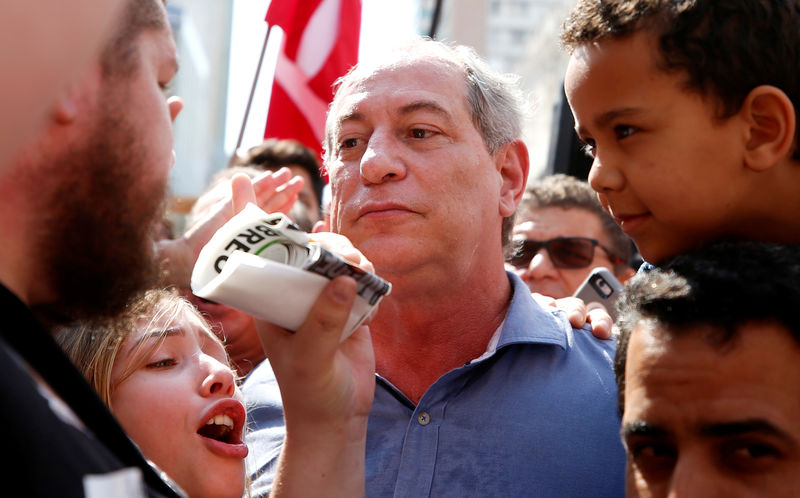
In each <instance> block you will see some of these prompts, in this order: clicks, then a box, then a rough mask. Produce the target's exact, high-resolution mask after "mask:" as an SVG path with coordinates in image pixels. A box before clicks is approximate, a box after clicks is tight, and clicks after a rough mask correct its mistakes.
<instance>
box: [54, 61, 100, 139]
mask: <svg viewBox="0 0 800 498" xmlns="http://www.w3.org/2000/svg"><path fill="white" fill-rule="evenodd" d="M101 78H102V72H101V69H100V65H99V64H97V65H95V66H93V67H90V68H89V69H87V70H86V71H84V72H83V74H81V76H80V77H79V78H76V79H75V80H74V81H72V82H70V83H69V84H68V85H66V86H65V87H64V88H63V89H62V91H61V94H60V95H59V96H58V99H57V100H56V102H55V104H54V105H53V109H52V112H51V119H52V120H53V122H55V123H56V124H60V125H67V124H70V123H72V122H73V121H75V119H76V118H77V117H78V116H79V114H80V113H81V106H82V105H85V103H86V102H88V100H89V99H91V98H92V97H93V96H95V97H96V96H97V93H98V92H99V91H100V90H99V89H100V82H101Z"/></svg>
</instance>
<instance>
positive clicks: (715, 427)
mask: <svg viewBox="0 0 800 498" xmlns="http://www.w3.org/2000/svg"><path fill="white" fill-rule="evenodd" d="M699 432H700V434H703V435H704V436H709V437H715V438H723V437H730V436H741V435H746V434H753V433H756V434H763V435H766V436H772V437H776V438H778V439H781V440H783V441H785V442H786V443H788V444H791V445H796V442H795V439H794V438H793V437H792V436H791V435H790V434H789V433H787V432H786V431H784V430H782V429H780V428H778V427H776V426H775V425H774V424H772V423H770V422H768V421H766V420H764V419H760V418H755V419H748V420H742V421H737V422H725V423H715V424H704V425H702V426H700V428H699Z"/></svg>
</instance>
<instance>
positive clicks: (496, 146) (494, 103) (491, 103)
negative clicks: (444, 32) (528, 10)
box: [322, 37, 527, 245]
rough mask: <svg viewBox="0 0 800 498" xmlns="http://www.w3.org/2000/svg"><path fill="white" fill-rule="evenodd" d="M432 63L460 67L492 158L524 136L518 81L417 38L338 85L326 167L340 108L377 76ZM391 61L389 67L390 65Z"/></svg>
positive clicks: (507, 226) (462, 50)
mask: <svg viewBox="0 0 800 498" xmlns="http://www.w3.org/2000/svg"><path fill="white" fill-rule="evenodd" d="M430 58H434V59H438V60H440V61H442V62H444V63H446V64H450V65H453V66H455V67H458V68H461V70H462V71H463V73H464V83H465V84H466V90H467V107H468V109H469V111H470V115H471V117H472V123H473V124H474V125H475V128H476V129H477V130H478V131H479V132H480V134H481V136H482V137H483V141H484V143H485V144H486V148H487V150H488V151H489V153H490V154H491V155H494V154H496V153H497V152H498V151H499V150H500V149H501V148H502V147H503V146H504V145H506V144H508V143H510V142H512V141H514V140H517V139H519V138H520V137H521V136H522V120H523V118H524V117H525V116H524V110H525V109H527V105H526V102H525V98H524V95H523V92H522V90H521V88H520V84H519V76H517V75H514V74H503V73H499V72H497V71H495V70H493V69H492V68H491V67H489V65H488V64H487V63H486V62H485V61H484V60H483V59H481V57H480V56H479V55H478V54H477V53H476V52H475V51H474V50H473V49H472V48H470V47H466V46H463V45H452V44H448V43H445V42H441V41H436V40H431V39H430V38H423V37H416V38H412V39H410V40H408V41H406V42H405V43H403V44H401V45H398V46H397V47H395V48H394V49H392V51H391V52H390V54H389V55H388V56H387V57H385V58H382V59H380V60H379V61H378V62H377V63H374V64H365V63H359V64H356V65H355V66H353V68H352V69H351V70H350V71H349V72H348V73H347V74H345V75H344V76H342V77H341V78H339V79H338V80H337V81H336V83H334V88H335V89H336V93H335V95H334V98H333V101H332V102H331V105H330V108H329V111H328V117H327V120H326V122H325V140H324V142H323V144H322V148H323V159H324V162H325V164H326V165H327V164H328V163H329V162H330V160H331V157H332V156H331V153H332V152H333V151H335V150H336V135H337V129H336V124H337V123H336V116H335V114H336V112H335V111H336V109H337V108H338V107H339V105H340V103H341V99H342V98H343V96H344V95H345V94H346V93H347V92H348V91H349V90H351V89H353V88H354V87H355V86H357V85H358V84H359V83H361V82H362V81H364V80H365V79H367V78H368V77H369V76H370V75H372V74H374V71H375V70H377V69H381V68H391V67H393V66H396V65H398V64H400V63H402V62H404V61H408V60H414V59H425V60H429V59H430ZM387 61H388V62H387ZM513 226H514V215H513V214H512V215H511V216H509V217H506V218H505V219H504V220H503V229H502V237H503V242H504V245H508V244H509V241H510V238H511V230H512V228H513Z"/></svg>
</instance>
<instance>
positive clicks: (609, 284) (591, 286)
mask: <svg viewBox="0 0 800 498" xmlns="http://www.w3.org/2000/svg"><path fill="white" fill-rule="evenodd" d="M620 292H622V284H621V283H620V282H619V280H617V278H616V277H615V276H614V274H613V273H611V271H609V269H608V268H604V267H602V266H598V267H597V268H595V269H594V270H592V273H590V274H589V276H588V277H586V280H584V281H583V283H582V284H581V285H580V287H578V290H577V291H575V294H573V296H575V297H577V298H580V299H582V300H583V302H584V303H586V304H589V303H600V304H602V305H603V307H604V308H605V309H606V311H607V312H608V314H609V315H611V319H612V320H614V321H616V320H617V307H616V302H617V298H618V297H619V293H620Z"/></svg>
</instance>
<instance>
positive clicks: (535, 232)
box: [507, 174, 635, 299]
mask: <svg viewBox="0 0 800 498" xmlns="http://www.w3.org/2000/svg"><path fill="white" fill-rule="evenodd" d="M513 233H514V235H513V242H514V243H513V245H512V247H511V254H510V255H509V257H508V258H507V266H508V268H509V269H510V270H512V271H514V272H515V273H516V274H517V275H519V277H520V278H521V279H522V280H523V281H524V282H525V283H526V284H528V287H529V288H530V289H531V291H532V292H538V293H539V294H544V295H546V296H551V297H554V298H556V299H558V298H562V297H567V296H571V295H573V294H574V293H575V291H576V290H577V289H578V287H579V286H580V284H581V283H582V282H583V281H584V280H585V279H586V277H587V276H589V273H591V271H592V269H594V268H596V267H598V266H604V267H606V268H608V269H609V270H611V272H612V273H614V275H615V276H616V277H617V279H618V280H619V281H620V282H625V280H627V279H628V278H630V277H631V276H632V275H633V274H634V273H635V272H634V270H633V269H632V268H631V265H630V261H631V256H632V254H631V253H632V245H631V241H630V239H629V238H628V236H627V235H625V234H624V233H623V232H622V230H620V228H619V227H618V226H617V224H616V223H614V220H613V219H611V217H610V216H609V215H608V214H606V212H605V211H604V210H603V208H602V206H601V205H600V202H599V201H598V200H597V196H596V194H595V193H594V191H593V190H592V189H591V187H590V186H589V184H588V183H586V182H583V181H581V180H579V179H577V178H575V177H572V176H568V175H562V174H557V175H551V176H547V177H545V178H543V179H541V180H538V181H536V182H532V183H531V184H529V185H528V187H527V188H526V190H525V194H524V195H523V198H522V202H521V203H520V205H519V208H518V209H517V223H516V225H515V226H514V232H513Z"/></svg>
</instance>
